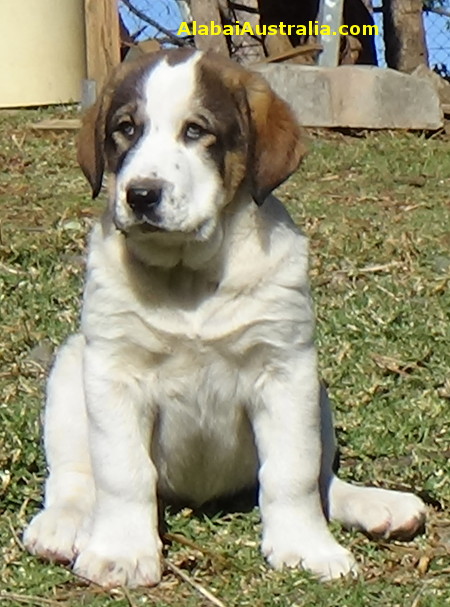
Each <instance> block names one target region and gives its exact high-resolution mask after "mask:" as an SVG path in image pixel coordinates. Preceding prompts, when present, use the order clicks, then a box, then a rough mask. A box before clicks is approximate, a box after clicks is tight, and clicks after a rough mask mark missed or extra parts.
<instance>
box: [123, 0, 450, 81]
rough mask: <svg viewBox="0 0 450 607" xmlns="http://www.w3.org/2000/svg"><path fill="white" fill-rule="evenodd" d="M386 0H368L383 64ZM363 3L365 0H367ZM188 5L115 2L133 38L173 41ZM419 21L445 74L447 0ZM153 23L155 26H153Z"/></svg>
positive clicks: (449, 40) (430, 0) (169, 0)
mask: <svg viewBox="0 0 450 607" xmlns="http://www.w3.org/2000/svg"><path fill="white" fill-rule="evenodd" d="M388 1H389V0H373V2H372V5H373V8H374V21H375V24H376V25H377V26H378V35H377V36H375V44H376V51H377V59H378V64H379V65H380V66H386V58H385V43H384V28H383V10H384V9H383V5H384V6H386V5H387V2H388ZM400 1H401V0H400ZM405 1H408V0H405ZM365 3H366V4H367V3H369V0H367V2H365ZM188 5H189V0H120V2H119V8H120V14H121V17H122V19H123V22H124V24H125V25H126V26H127V28H128V30H129V32H130V34H131V36H132V37H133V38H134V39H136V40H142V39H145V38H157V39H158V40H159V41H160V42H161V43H162V44H166V43H168V44H170V43H171V42H172V43H173V40H172V41H171V39H170V36H169V35H168V34H169V33H172V34H175V33H176V32H177V30H178V27H179V25H180V23H181V21H183V20H185V19H187V13H186V7H187V6H188ZM436 11H437V12H436ZM423 22H424V29H425V36H426V44H427V50H428V60H429V64H430V67H432V68H434V69H436V70H437V71H439V72H440V73H442V75H447V76H448V75H449V73H450V0H426V1H425V3H424V6H423ZM152 23H153V25H152ZM155 24H157V25H158V27H155Z"/></svg>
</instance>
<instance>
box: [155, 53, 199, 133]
mask: <svg viewBox="0 0 450 607" xmlns="http://www.w3.org/2000/svg"><path fill="white" fill-rule="evenodd" d="M200 57H201V53H199V52H196V53H193V55H191V56H190V57H189V58H188V59H187V60H186V61H183V62H181V63H176V64H174V65H170V64H169V63H168V61H167V59H166V58H165V59H163V60H162V61H161V62H160V63H159V64H158V65H156V66H155V67H154V68H153V70H152V71H151V72H150V74H149V75H148V77H147V81H146V82H144V107H145V114H146V117H147V118H148V119H149V120H150V121H151V126H152V127H155V128H156V129H158V128H164V126H171V127H172V128H174V127H176V126H178V127H179V125H180V122H182V121H185V120H186V119H187V118H188V114H189V106H190V105H191V104H192V99H193V98H194V96H195V92H196V64H197V63H198V61H199V60H200Z"/></svg>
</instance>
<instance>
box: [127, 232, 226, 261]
mask: <svg viewBox="0 0 450 607" xmlns="http://www.w3.org/2000/svg"><path fill="white" fill-rule="evenodd" d="M120 231H121V232H122V234H123V235H124V236H125V242H126V247H127V249H128V251H129V252H130V253H131V254H132V256H133V257H134V258H136V259H138V260H139V261H141V262H142V263H144V264H145V265H148V266H152V267H160V268H166V269H169V268H173V267H175V266H177V265H179V264H181V265H184V266H185V267H187V268H190V269H191V270H200V269H201V268H204V267H206V266H208V264H210V263H211V261H212V259H213V258H214V257H215V256H217V254H218V253H219V251H220V248H221V245H222V241H223V230H222V227H221V225H220V223H216V222H214V221H213V220H208V221H207V222H204V223H203V224H202V225H201V226H199V228H198V229H196V230H194V231H192V232H181V231H172V232H170V231H168V230H166V231H163V230H157V231H148V230H142V229H141V226H140V225H133V226H130V227H128V228H127V229H126V230H120Z"/></svg>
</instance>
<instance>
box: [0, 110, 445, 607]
mask: <svg viewBox="0 0 450 607" xmlns="http://www.w3.org/2000/svg"><path fill="white" fill-rule="evenodd" d="M67 113H68V110H61V111H58V110H53V111H52V112H36V111H21V112H16V113H9V112H3V113H0V143H1V145H0V160H1V161H2V165H3V174H2V177H1V178H0V179H1V181H0V221H1V230H0V273H1V287H0V305H1V308H0V310H1V323H2V332H1V334H0V359H1V365H0V390H1V393H2V399H1V401H0V512H1V517H0V580H1V581H0V603H1V604H2V605H7V606H11V607H13V606H17V605H21V604H25V605H33V606H34V605H35V606H37V607H40V606H44V605H53V606H56V605H60V606H61V605H64V606H67V607H69V606H70V607H79V606H82V605H89V606H93V607H96V606H99V607H100V606H109V605H111V606H112V605H117V606H118V607H119V606H122V605H123V606H126V605H131V606H135V607H136V606H141V605H157V606H160V607H164V606H167V607H173V606H179V605H183V606H186V607H189V606H192V607H194V606H198V605H210V604H211V603H209V602H208V601H207V600H206V599H202V598H201V597H200V595H199V594H197V592H196V591H195V590H194V589H193V588H192V587H191V586H190V585H189V584H187V583H186V582H184V581H182V580H181V579H180V578H179V577H178V576H177V575H174V574H173V573H172V572H170V571H167V572H166V573H165V575H164V578H163V581H162V583H161V585H160V586H159V587H158V588H156V589H150V590H135V591H128V592H126V591H123V590H116V591H113V592H104V591H102V590H101V589H98V588H95V587H92V586H87V585H86V584H85V583H84V582H83V581H82V580H79V579H77V578H75V577H74V576H73V575H72V574H71V573H70V572H69V571H68V570H66V569H64V568H63V567H59V566H53V565H49V564H47V563H43V562H41V561H39V560H38V559H37V558H34V557H31V556H29V555H28V554H26V553H25V552H24V551H23V549H22V547H21V542H20V537H21V533H22V530H23V528H24V526H25V524H26V522H27V521H28V520H29V519H30V517H31V516H32V515H33V514H34V513H35V512H36V511H37V510H38V509H39V507H40V504H41V499H42V484H43V480H44V477H45V462H44V457H43V451H42V446H41V428H40V422H39V417H40V412H41V409H42V400H43V390H44V384H45V367H46V365H47V364H48V360H49V351H51V349H52V348H55V347H56V346H57V344H59V343H60V342H61V340H62V339H63V338H64V337H65V336H66V335H68V334H69V333H71V332H72V331H74V329H75V327H76V325H77V320H78V315H79V304H80V293H81V288H82V279H83V252H84V244H85V237H86V234H87V232H88V230H89V227H90V225H91V224H92V221H93V219H94V217H96V216H97V215H98V214H99V212H100V208H101V202H99V203H97V202H95V203H93V202H92V201H91V200H90V198H89V192H88V187H87V184H86V183H85V182H84V180H83V178H82V176H81V173H80V171H79V169H78V168H77V166H76V162H75V153H74V150H75V148H74V134H73V133H59V134H55V133H48V132H47V133H43V132H38V131H33V130H32V129H31V128H29V126H28V125H29V123H30V122H33V121H35V120H37V119H39V118H40V117H44V116H45V117H48V116H49V115H50V114H51V115H52V116H55V115H57V116H63V115H67ZM309 147H310V150H311V151H310V154H309V155H308V157H307V158H306V160H305V162H304V164H303V166H302V168H301V170H300V171H299V172H298V173H297V174H296V175H295V176H294V177H293V178H291V179H290V180H289V182H288V183H287V184H286V185H284V186H283V187H282V188H281V191H280V194H281V195H282V197H283V199H284V200H285V201H286V202H287V204H288V207H289V209H290V211H291V212H292V214H293V215H294V217H295V219H296V220H297V221H298V223H299V224H300V225H302V226H303V227H304V229H305V231H306V232H307V234H308V235H309V236H310V238H311V279H312V283H313V288H314V294H315V300H316V308H317V315H318V326H317V334H318V344H319V348H320V364H321V372H322V375H323V377H324V378H325V379H326V381H327V383H328V384H329V388H330V392H331V394H332V397H333V400H334V403H335V411H336V424H337V430H338V436H339V441H340V445H341V474H342V476H343V477H345V478H347V479H352V480H354V481H357V482H361V483H367V482H369V481H370V482H372V483H375V484H377V485H380V486H384V487H391V488H395V487H401V488H410V489H413V490H414V491H416V492H420V493H421V494H422V495H423V497H424V498H425V499H426V500H427V501H428V502H429V503H430V517H429V523H428V527H427V532H426V534H425V535H424V536H422V537H420V538H417V539H416V540H415V541H413V542H410V543H407V544H399V543H392V544H386V543H378V544H377V543H374V542H371V541H369V540H367V539H366V538H365V537H364V536H362V535H361V534H357V533H347V532H343V531H341V530H340V529H339V528H338V527H337V526H334V531H335V533H336V535H337V536H338V538H339V539H340V541H342V542H343V543H344V544H345V545H346V546H350V547H351V548H352V550H353V551H354V553H355V554H356V555H357V558H358V560H359V561H360V562H361V564H362V567H361V569H362V575H361V577H360V579H358V580H356V581H353V580H351V581H340V582H336V583H334V584H326V585H320V584H318V583H316V582H315V581H314V580H312V579H311V578H310V577H309V576H308V575H306V574H304V573H302V572H300V571H284V572H281V573H279V572H274V571H271V570H270V569H269V568H268V567H266V565H265V563H264V561H263V559H262V558H261V556H260V553H259V546H258V542H259V534H260V524H259V518H258V512H257V510H256V509H252V510H251V511H250V512H237V513H229V512H222V513H219V514H215V515H213V516H209V517H208V516H206V515H202V516H194V515H193V513H192V512H191V511H189V510H184V511H182V512H180V513H178V514H170V515H169V516H168V526H169V530H170V531H171V532H172V533H177V534H182V535H183V536H185V537H186V538H188V539H190V540H191V541H192V542H194V545H183V544H180V543H179V542H174V543H172V545H171V546H169V547H168V552H167V558H168V559H169V561H170V562H171V563H173V564H174V565H176V566H178V567H179V568H180V569H182V571H184V572H185V573H187V574H188V575H189V576H190V578H191V579H192V580H195V581H196V582H197V583H199V584H201V585H202V586H203V587H204V588H206V589H208V590H209V591H210V592H212V593H214V594H215V595H216V596H217V597H218V598H220V600H221V601H222V602H223V604H224V605H227V607H231V606H236V607H237V606H239V607H240V606H245V605H248V606H252V607H258V606H266V605H267V606H272V605H274V606H280V607H287V606H295V605H298V606H302V607H303V606H305V607H310V606H314V605H320V606H324V607H328V606H330V607H335V606H339V607H362V606H364V607H365V606H367V607H378V606H379V607H397V606H398V607H441V606H442V607H443V606H444V605H446V604H448V601H450V585H449V583H448V575H449V573H450V558H449V554H450V520H449V519H450V516H449V514H448V505H449V503H450V482H449V481H450V466H449V463H448V458H449V455H450V428H449V425H450V421H449V420H450V415H449V405H450V381H449V379H448V369H449V355H448V341H449V340H448V335H449V320H450V319H449V315H450V295H449V278H450V251H449V249H450V202H449V201H450V143H449V142H448V141H447V140H444V139H439V138H435V139H426V138H424V137H420V136H416V135H399V134H391V133H380V134H376V135H374V134H369V135H367V136H363V137H345V136H343V135H339V134H333V135H329V134H328V135H326V136H324V135H323V134H321V135H318V134H314V135H311V137H310V144H309Z"/></svg>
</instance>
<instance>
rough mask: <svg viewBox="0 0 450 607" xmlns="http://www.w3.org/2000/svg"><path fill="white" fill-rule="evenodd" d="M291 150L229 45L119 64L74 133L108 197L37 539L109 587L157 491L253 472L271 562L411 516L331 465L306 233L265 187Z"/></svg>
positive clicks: (400, 503) (151, 566)
mask: <svg viewBox="0 0 450 607" xmlns="http://www.w3.org/2000/svg"><path fill="white" fill-rule="evenodd" d="M303 153H304V150H303V146H302V143H301V141H300V138H299V127H298V125H297V124H296V122H295V119H294V117H293V115H292V112H291V111H290V109H289V108H288V106H287V105H286V104H285V103H284V102H283V101H282V100H281V99H279V98H278V97H277V96H276V95H275V94H274V93H273V92H272V91H271V89H270V88H269V86H268V85H267V84H266V82H265V81H264V80H263V79H262V78H261V77H260V76H259V75H256V74H254V73H251V72H249V71H247V70H245V69H243V68H242V67H239V66H238V65H236V64H234V63H232V62H230V61H227V60H224V59H222V58H220V57H218V56H215V55H205V54H202V53H200V52H197V51H193V50H172V51H163V52H160V53H157V54H152V55H149V56H145V57H143V58H140V59H139V60H137V61H136V62H134V63H130V64H124V65H122V66H120V67H119V68H118V69H117V70H116V71H115V72H114V73H113V75H112V77H111V79H110V81H109V83H108V84H107V85H106V87H105V89H104V91H103V93H102V94H101V96H100V98H99V99H98V101H97V103H96V105H95V106H94V107H93V108H92V109H91V110H90V111H89V113H88V114H87V116H86V118H85V120H84V123H83V126H82V129H81V134H80V138H79V153H78V154H79V162H80V165H81V168H82V170H83V172H84V174H85V175H86V177H87V179H88V181H89V183H90V184H91V187H92V191H93V195H94V197H95V196H97V194H98V193H99V191H100V188H101V184H102V177H103V173H104V172H107V174H108V205H107V209H106V211H105V213H104V215H103V218H102V220H101V221H100V222H99V223H98V225H96V226H95V228H94V230H93V232H92V235H91V238H90V245H89V258H88V267H87V277H86V286H85V292H84V300H83V311H82V319H81V329H80V332H79V333H78V334H77V335H75V336H72V337H70V338H69V339H68V341H67V342H66V344H65V345H64V346H62V348H61V349H60V350H59V353H58V355H57V357H56V362H55V365H54V367H53V370H52V372H51V375H50V378H49V381H48V391H47V405H46V413H45V448H46V454H47V460H48V465H49V470H50V474H49V477H48V480H47V483H46V495H45V508H44V510H43V511H42V512H40V513H39V514H38V515H37V516H36V517H35V518H34V519H33V521H32V522H31V524H30V526H29V527H28V529H27V530H26V532H25V536H24V541H25V545H26V546H27V548H28V549H29V550H30V551H31V552H32V553H34V554H39V555H41V556H43V557H46V558H48V559H52V560H56V561H66V562H72V561H73V562H74V570H75V572H76V573H78V574H79V575H81V576H83V577H85V578H87V579H89V580H92V581H94V582H96V583H98V584H101V585H102V586H105V587H112V586H116V585H124V584H126V585H128V586H131V587H133V586H139V585H144V586H151V585H154V584H157V583H158V582H159V580H160V579H161V541H160V538H159V536H158V524H157V521H158V513H157V496H158V495H159V496H162V497H163V498H165V499H167V500H177V502H180V501H182V502H185V503H186V504H189V505H192V506H198V505H200V504H203V503H205V502H206V501H208V500H211V499H213V498H217V497H219V496H226V495H232V494H234V493H236V492H239V491H240V490H242V489H245V488H247V487H251V486H254V485H255V484H256V483H258V486H259V506H260V510H261V517H262V523H263V537H262V552H263V553H264V555H265V556H266V558H267V560H268V562H269V563H270V564H271V565H272V566H273V567H275V568H281V567H283V566H289V567H303V568H304V569H306V570H308V571H310V572H312V573H313V574H315V575H316V576H317V577H319V578H320V579H323V580H326V579H331V578H338V577H340V576H345V575H347V574H349V573H352V572H355V571H356V565H355V561H354V559H353V557H352V555H351V554H350V552H348V551H347V550H346V549H345V548H343V547H342V546H340V545H339V544H338V543H337V542H336V540H335V539H334V538H333V536H332V535H331V533H330V531H329V530H328V527H327V519H330V518H331V519H336V520H338V521H340V522H341V523H342V524H343V525H345V526H346V527H353V528H355V527H356V528H358V529H361V530H363V531H364V532H366V533H368V534H371V535H374V536H382V537H400V538H408V537H410V536H412V535H414V534H415V533H416V532H417V531H418V530H419V528H420V527H421V526H422V525H423V522H424V516H425V508H424V505H423V503H422V502H421V500H420V499H419V498H417V497H415V496H413V495H411V494H404V493H402V494H401V493H396V492H392V491H385V490H381V489H375V488H362V487H356V486H351V485H349V484H347V483H344V482H343V481H341V480H339V479H338V478H336V476H335V475H334V474H333V472H332V462H333V458H334V455H335V443H334V438H333V427H332V420H331V413H330V406H329V403H328V399H327V395H326V393H325V390H324V389H322V388H321V387H320V384H319V380H318V373H317V356H316V349H315V345H314V314H313V307H312V303H311V298H310V292H309V285H308V277H307V271H308V245H307V240H306V238H305V237H304V236H303V234H302V233H301V232H299V230H298V229H297V228H296V226H295V225H294V223H293V221H292V220H291V219H290V217H289V215H288V214H287V212H286V211H285V209H284V208H283V206H282V205H281V203H280V202H278V200H276V199H275V198H274V197H273V196H271V195H270V192H271V191H272V190H273V189H274V188H275V187H276V186H278V185H279V184H280V183H282V182H283V181H284V180H285V179H286V178H287V177H288V176H289V175H290V174H291V173H292V172H293V171H295V170H296V168H297V167H298V164H299V162H300V159H301V157H302V155H303Z"/></svg>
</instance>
